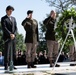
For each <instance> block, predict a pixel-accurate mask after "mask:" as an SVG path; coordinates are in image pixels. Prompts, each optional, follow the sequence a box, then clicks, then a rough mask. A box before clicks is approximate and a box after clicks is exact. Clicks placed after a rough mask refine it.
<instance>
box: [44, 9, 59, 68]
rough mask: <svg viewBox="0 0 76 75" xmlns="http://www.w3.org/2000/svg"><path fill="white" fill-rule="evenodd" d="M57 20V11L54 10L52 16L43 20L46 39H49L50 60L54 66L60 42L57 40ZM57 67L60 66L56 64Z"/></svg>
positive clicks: (51, 65)
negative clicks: (55, 28) (55, 29)
mask: <svg viewBox="0 0 76 75" xmlns="http://www.w3.org/2000/svg"><path fill="white" fill-rule="evenodd" d="M55 20H56V13H55V12H54V11H53V10H52V11H51V13H50V16H49V17H48V18H46V19H45V20H44V21H43V24H44V25H45V27H46V34H45V39H46V41H47V48H48V58H49V62H50V67H53V66H54V64H53V63H54V62H55V60H56V57H57V55H58V43H57V42H56V41H55V31H54V26H55ZM56 67H59V65H58V64H56Z"/></svg>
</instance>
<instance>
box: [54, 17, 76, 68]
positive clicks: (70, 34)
mask: <svg viewBox="0 0 76 75" xmlns="http://www.w3.org/2000/svg"><path fill="white" fill-rule="evenodd" d="M72 23H73V18H72V17H71V19H70V21H69V27H68V33H67V35H66V38H65V40H64V42H63V45H62V46H61V48H60V52H59V54H58V57H57V59H56V61H55V64H54V67H53V69H54V68H55V66H56V64H57V62H58V59H59V57H60V55H61V52H62V50H63V48H64V45H65V42H66V40H67V38H68V36H72V37H73V41H74V46H75V51H76V44H75V37H74V32H73V29H74V27H73V24H72Z"/></svg>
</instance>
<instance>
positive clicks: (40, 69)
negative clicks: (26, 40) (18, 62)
mask: <svg viewBox="0 0 76 75" xmlns="http://www.w3.org/2000/svg"><path fill="white" fill-rule="evenodd" d="M70 63H71V62H68V63H67V62H65V63H58V64H60V65H61V67H55V68H50V67H49V64H44V65H37V68H31V69H27V66H25V65H24V66H16V67H17V70H13V73H11V74H9V73H6V74H5V73H4V72H5V71H4V70H3V69H4V67H0V75H51V74H55V73H59V74H61V75H62V74H64V75H65V74H66V73H67V74H66V75H76V66H69V64H70ZM72 63H74V62H72ZM71 73H72V74H71ZM57 75H58V74H57Z"/></svg>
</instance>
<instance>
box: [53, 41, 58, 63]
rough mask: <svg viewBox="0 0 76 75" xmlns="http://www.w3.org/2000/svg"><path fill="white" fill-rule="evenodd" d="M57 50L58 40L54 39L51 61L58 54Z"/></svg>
mask: <svg viewBox="0 0 76 75" xmlns="http://www.w3.org/2000/svg"><path fill="white" fill-rule="evenodd" d="M58 50H59V46H58V42H56V41H54V49H53V60H54V61H53V62H55V61H56V58H57V56H58Z"/></svg>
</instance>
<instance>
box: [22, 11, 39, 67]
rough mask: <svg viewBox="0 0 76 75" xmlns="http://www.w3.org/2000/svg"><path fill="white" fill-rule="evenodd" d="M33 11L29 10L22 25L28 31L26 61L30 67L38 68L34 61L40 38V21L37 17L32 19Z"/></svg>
mask: <svg viewBox="0 0 76 75" xmlns="http://www.w3.org/2000/svg"><path fill="white" fill-rule="evenodd" d="M32 13H33V11H31V10H28V11H27V17H26V18H25V19H24V20H23V21H22V26H23V27H24V29H25V31H26V38H25V43H26V49H27V50H26V62H27V65H28V68H36V66H34V61H35V57H36V49H37V43H38V41H39V38H38V23H37V21H36V20H35V19H32Z"/></svg>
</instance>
